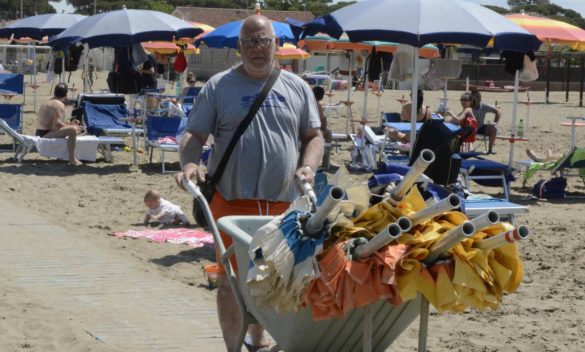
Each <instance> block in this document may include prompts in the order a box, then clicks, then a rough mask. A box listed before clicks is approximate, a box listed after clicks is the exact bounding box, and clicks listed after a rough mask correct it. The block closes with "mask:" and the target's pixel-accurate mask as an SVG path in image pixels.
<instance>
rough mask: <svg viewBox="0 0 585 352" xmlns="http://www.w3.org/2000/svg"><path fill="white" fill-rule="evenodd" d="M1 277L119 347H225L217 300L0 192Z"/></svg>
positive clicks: (101, 340) (99, 339)
mask: <svg viewBox="0 0 585 352" xmlns="http://www.w3.org/2000/svg"><path fill="white" fill-rule="evenodd" d="M0 209H2V212H0V243H1V245H0V278H1V277H7V278H9V280H10V282H11V283H12V284H14V285H17V286H18V287H20V288H22V289H23V290H25V291H26V293H27V294H30V295H31V296H32V297H39V298H42V300H43V301H44V302H46V303H47V304H49V305H50V306H52V307H54V308H56V309H58V310H61V311H63V312H67V313H69V314H70V315H74V316H79V317H83V319H80V320H81V321H82V322H81V324H83V325H84V326H83V328H84V329H85V331H86V332H87V333H88V334H90V335H91V336H93V337H94V338H95V340H96V344H105V345H106V346H111V347H112V349H113V350H120V351H222V350H225V348H224V347H223V340H222V338H221V332H220V329H219V325H218V322H217V317H216V309H215V302H214V301H210V300H209V298H204V297H203V296H202V295H201V294H200V293H199V292H198V291H197V290H196V289H193V288H189V287H186V286H185V285H183V284H181V283H180V282H175V281H172V280H169V279H166V278H164V277H161V276H160V275H158V274H156V273H150V272H146V271H145V270H144V268H143V267H141V266H140V264H139V263H136V262H134V261H131V260H128V259H127V258H122V257H120V256H119V255H116V254H115V253H109V252H107V251H106V250H105V249H103V248H99V247H97V246H95V245H94V244H92V243H91V242H90V241H88V240H85V239H82V238H80V236H76V234H75V233H71V232H68V231H67V230H65V229H64V228H63V227H60V226H56V225H54V224H50V223H48V222H47V221H46V220H43V219H42V218H41V217H40V216H38V215H36V214H31V213H30V212H29V211H28V210H25V209H19V208H15V207H14V206H12V205H11V204H8V203H7V202H6V201H5V200H3V199H2V198H1V196H0Z"/></svg>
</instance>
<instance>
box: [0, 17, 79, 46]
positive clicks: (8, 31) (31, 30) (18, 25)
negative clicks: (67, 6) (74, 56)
mask: <svg viewBox="0 0 585 352" xmlns="http://www.w3.org/2000/svg"><path fill="white" fill-rule="evenodd" d="M85 18H86V16H82V15H74V14H69V13H47V14H43V15H37V16H31V17H27V18H24V19H22V20H20V21H16V22H14V23H11V24H10V25H8V26H6V27H4V28H0V38H10V37H12V36H14V38H24V37H29V38H32V39H37V40H42V39H43V37H45V36H48V37H52V36H54V35H57V34H59V33H61V32H63V31H64V30H66V29H67V28H69V27H71V26H72V25H74V24H75V23H77V22H79V21H81V20H83V19H85Z"/></svg>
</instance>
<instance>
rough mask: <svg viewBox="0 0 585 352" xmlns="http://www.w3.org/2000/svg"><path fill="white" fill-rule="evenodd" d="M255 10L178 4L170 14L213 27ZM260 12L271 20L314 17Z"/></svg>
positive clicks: (305, 20)
mask: <svg viewBox="0 0 585 352" xmlns="http://www.w3.org/2000/svg"><path fill="white" fill-rule="evenodd" d="M255 13H256V11H255V10H245V9H222V8H211V7H190V6H178V7H177V8H176V9H175V11H173V13H172V15H173V16H175V17H178V18H181V19H183V20H185V21H191V22H199V23H204V24H208V25H210V26H213V27H219V26H221V25H222V24H225V23H228V22H233V21H238V20H243V19H245V18H246V17H248V16H250V15H253V14H255ZM261 14H262V15H264V16H266V17H268V18H270V19H271V20H273V21H278V22H284V20H285V19H286V18H287V17H290V18H294V19H296V20H299V21H301V22H307V21H310V20H312V19H313V18H315V15H313V14H312V13H311V12H308V11H272V10H264V11H261Z"/></svg>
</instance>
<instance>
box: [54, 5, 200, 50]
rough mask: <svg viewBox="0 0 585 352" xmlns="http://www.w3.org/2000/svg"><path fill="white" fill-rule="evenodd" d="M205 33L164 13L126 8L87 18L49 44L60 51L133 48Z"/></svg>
mask: <svg viewBox="0 0 585 352" xmlns="http://www.w3.org/2000/svg"><path fill="white" fill-rule="evenodd" d="M202 32H203V30H202V29H201V28H196V27H193V25H191V24H189V23H187V22H185V21H183V20H182V19H180V18H177V17H175V16H171V15H169V14H166V13H163V12H159V11H151V10H132V9H125V8H124V9H122V10H117V11H111V12H105V13H100V14H97V15H93V16H90V17H87V18H86V19H84V20H82V21H80V22H77V23H76V24H74V25H72V26H71V27H69V28H68V29H67V30H65V31H63V32H61V34H59V35H58V36H57V37H55V38H53V40H51V41H50V42H49V44H50V45H51V46H52V47H54V48H58V49H62V48H65V47H67V46H68V45H70V44H74V43H82V44H84V43H87V44H88V45H89V48H97V47H102V46H109V47H130V46H132V45H134V44H137V43H142V42H146V41H154V40H158V41H173V40H174V39H179V38H193V37H196V36H197V35H199V34H200V33H202Z"/></svg>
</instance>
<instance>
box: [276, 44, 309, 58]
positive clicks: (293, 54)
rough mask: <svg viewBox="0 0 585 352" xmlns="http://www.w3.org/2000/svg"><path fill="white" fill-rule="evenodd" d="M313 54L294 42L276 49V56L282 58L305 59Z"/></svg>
mask: <svg viewBox="0 0 585 352" xmlns="http://www.w3.org/2000/svg"><path fill="white" fill-rule="evenodd" d="M310 56H311V55H310V54H309V53H307V52H306V51H304V50H303V49H300V48H297V47H296V46H294V45H292V44H288V43H285V44H284V45H283V46H282V47H281V48H279V49H278V50H276V53H274V57H275V58H277V59H280V60H305V59H307V58H309V57H310Z"/></svg>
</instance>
